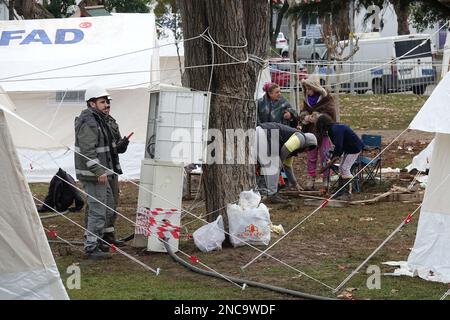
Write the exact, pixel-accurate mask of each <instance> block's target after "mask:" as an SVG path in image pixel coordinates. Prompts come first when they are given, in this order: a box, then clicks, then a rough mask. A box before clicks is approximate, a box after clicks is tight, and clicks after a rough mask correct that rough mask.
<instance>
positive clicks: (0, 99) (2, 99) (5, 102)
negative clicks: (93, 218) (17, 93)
mask: <svg viewBox="0 0 450 320" xmlns="http://www.w3.org/2000/svg"><path fill="white" fill-rule="evenodd" d="M0 105H2V106H4V107H5V108H8V109H9V110H15V109H16V108H15V106H14V103H13V102H12V101H11V98H10V97H9V96H8V94H7V93H6V91H5V90H4V89H3V88H2V86H0Z"/></svg>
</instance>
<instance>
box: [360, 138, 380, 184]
mask: <svg viewBox="0 0 450 320" xmlns="http://www.w3.org/2000/svg"><path fill="white" fill-rule="evenodd" d="M361 140H362V142H363V144H364V148H363V151H362V152H361V155H360V156H359V157H358V160H357V162H358V163H359V170H361V169H362V168H364V170H363V172H361V173H362V179H361V187H362V185H363V184H365V183H366V182H369V181H371V182H373V183H376V179H377V177H379V180H380V184H381V154H380V152H381V136H380V135H371V134H363V135H362V136H361ZM359 170H358V171H359Z"/></svg>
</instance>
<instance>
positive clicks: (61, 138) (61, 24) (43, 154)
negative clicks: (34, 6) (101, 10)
mask: <svg viewBox="0 0 450 320" xmlns="http://www.w3.org/2000/svg"><path fill="white" fill-rule="evenodd" d="M0 30H1V33H0V70H2V72H1V75H0V86H2V87H3V88H4V90H5V91H6V92H7V93H8V94H9V97H10V98H11V100H12V101H13V102H14V104H15V106H16V110H15V112H16V113H17V115H19V116H20V117H22V118H23V119H25V120H27V121H28V122H30V123H31V124H33V125H34V126H35V127H37V128H39V129H41V130H43V131H45V132H47V133H49V134H50V135H51V136H53V137H54V138H55V139H51V138H49V137H47V136H46V135H43V134H41V133H38V131H37V130H35V129H33V128H31V127H30V126H29V125H26V124H25V123H23V122H20V121H18V120H16V119H14V118H12V117H10V116H7V121H8V124H9V126H10V130H11V133H12V137H13V140H14V144H15V146H16V147H17V148H18V153H19V158H20V161H21V163H22V167H23V169H24V172H25V175H26V176H27V178H28V180H29V181H30V182H32V181H49V180H50V179H51V177H52V176H53V175H54V174H55V173H56V171H57V169H58V167H62V168H64V169H65V170H67V171H69V173H72V175H74V169H73V166H74V164H73V153H72V152H71V151H69V152H67V147H65V146H69V147H71V146H73V143H74V124H73V123H74V119H75V117H76V116H77V115H79V114H80V112H81V110H83V109H84V108H85V107H86V103H85V102H84V90H85V89H86V88H87V87H89V86H90V85H93V84H97V85H101V86H103V87H105V88H106V89H107V90H108V91H110V94H111V96H112V99H113V103H112V106H111V114H112V116H113V117H115V118H116V119H117V122H118V123H119V126H120V130H121V133H122V135H127V134H129V133H130V132H134V135H133V136H132V138H131V143H130V146H129V150H128V151H127V152H126V153H125V154H124V155H121V164H122V167H123V168H124V176H127V177H130V178H137V177H139V170H140V169H139V168H140V161H141V159H142V158H143V157H144V143H145V137H146V133H147V132H146V130H147V129H146V128H147V113H148V106H149V87H151V86H153V85H156V84H159V82H160V78H159V54H158V49H157V48H156V47H157V42H156V31H155V20H154V15H153V14H115V15H113V16H105V17H86V18H70V19H46V20H21V21H0ZM155 48H156V49H155Z"/></svg>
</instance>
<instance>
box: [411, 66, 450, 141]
mask: <svg viewBox="0 0 450 320" xmlns="http://www.w3.org/2000/svg"><path fill="white" fill-rule="evenodd" d="M449 101H450V72H448V73H447V74H446V76H445V77H444V78H443V79H442V80H441V81H440V82H439V84H438V85H437V86H436V88H435V89H434V91H433V93H432V94H431V96H430V97H429V98H428V99H427V101H426V102H425V104H424V105H423V107H422V108H421V109H420V111H419V112H418V113H417V115H416V116H415V117H414V119H413V120H412V122H411V123H410V125H409V128H410V129H415V130H421V131H426V132H436V133H447V134H450V125H449V123H450V104H449Z"/></svg>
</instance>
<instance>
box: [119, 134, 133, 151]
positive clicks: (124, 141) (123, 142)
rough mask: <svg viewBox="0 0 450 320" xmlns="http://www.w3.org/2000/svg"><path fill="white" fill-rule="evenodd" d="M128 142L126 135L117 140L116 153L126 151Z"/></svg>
mask: <svg viewBox="0 0 450 320" xmlns="http://www.w3.org/2000/svg"><path fill="white" fill-rule="evenodd" d="M129 143H130V140H128V138H127V137H123V138H122V139H120V140H119V142H117V144H116V149H117V153H124V152H125V151H127V148H128V144H129Z"/></svg>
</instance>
